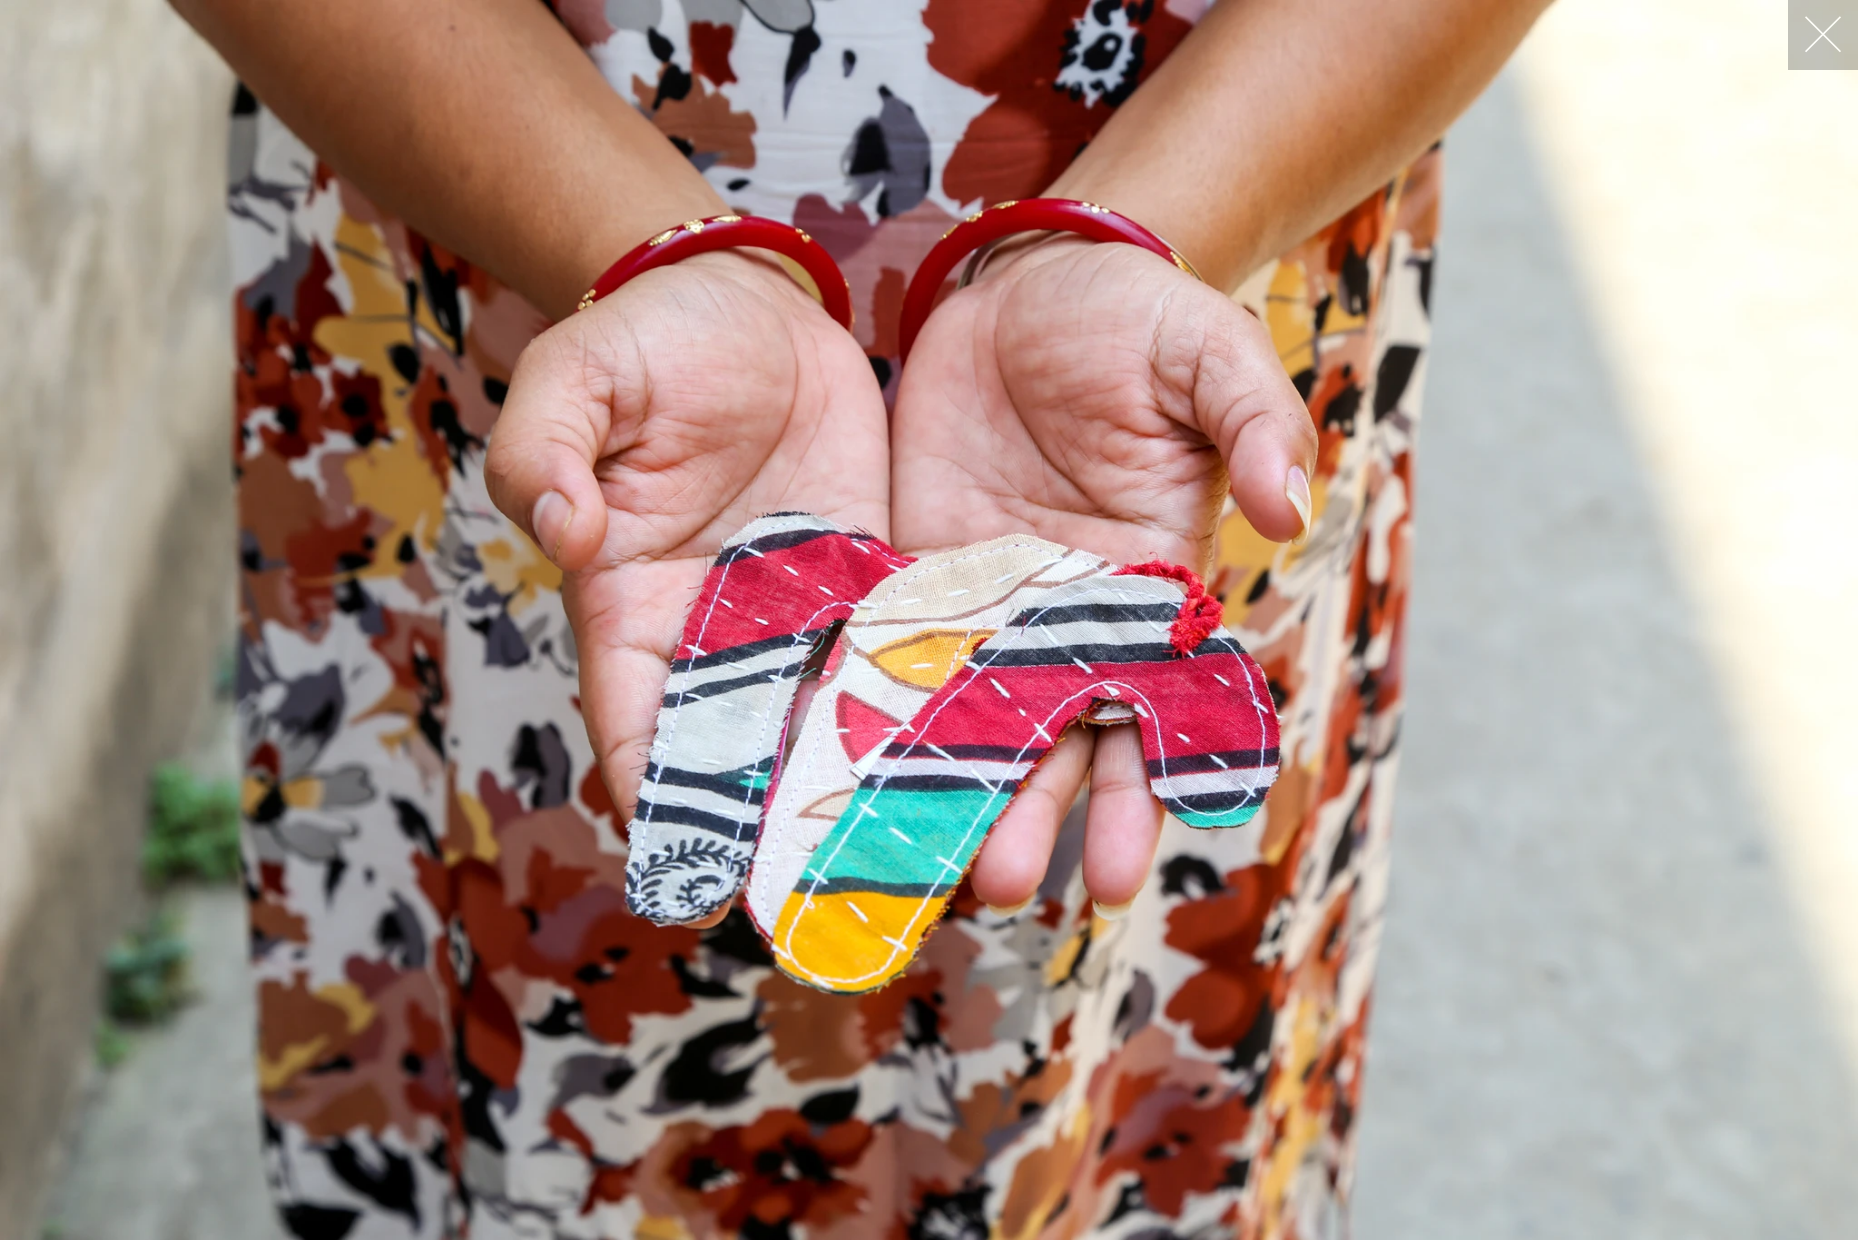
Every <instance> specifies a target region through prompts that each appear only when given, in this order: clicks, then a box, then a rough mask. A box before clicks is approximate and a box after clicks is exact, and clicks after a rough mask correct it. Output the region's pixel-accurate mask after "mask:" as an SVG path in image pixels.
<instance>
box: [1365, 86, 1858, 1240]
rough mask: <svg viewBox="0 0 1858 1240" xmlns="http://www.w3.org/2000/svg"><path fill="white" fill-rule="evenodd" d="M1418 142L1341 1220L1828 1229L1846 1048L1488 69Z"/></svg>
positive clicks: (1397, 1232)
mask: <svg viewBox="0 0 1858 1240" xmlns="http://www.w3.org/2000/svg"><path fill="white" fill-rule="evenodd" d="M1446 150H1447V155H1446V168H1447V171H1446V179H1447V185H1448V189H1447V195H1446V207H1445V225H1444V232H1443V239H1444V240H1443V247H1442V254H1441V257H1440V260H1439V264H1438V269H1437V276H1436V280H1437V283H1436V285H1435V293H1434V300H1433V305H1434V307H1435V311H1436V321H1435V324H1434V327H1435V333H1436V334H1435V338H1434V339H1435V345H1436V351H1435V353H1434V358H1435V359H1436V360H1435V362H1434V364H1433V369H1432V371H1431V372H1430V377H1429V382H1430V384H1431V388H1430V391H1429V392H1428V393H1427V398H1426V413H1425V423H1424V428H1423V430H1422V431H1421V441H1420V442H1421V450H1420V454H1419V460H1420V466H1419V469H1420V476H1419V479H1418V484H1417V487H1416V494H1417V497H1418V499H1417V521H1418V528H1419V533H1418V541H1417V548H1418V550H1417V552H1416V567H1415V576H1416V579H1415V583H1414V589H1413V596H1412V597H1413V613H1412V645H1411V648H1410V654H1409V658H1410V659H1411V663H1410V666H1409V672H1408V676H1407V684H1408V685H1409V686H1410V699H1409V714H1408V716H1407V721H1406V732H1405V740H1406V756H1405V760H1404V763H1403V766H1402V770H1401V776H1400V780H1401V783H1400V791H1399V794H1398V809H1397V813H1396V827H1395V832H1396V844H1395V848H1394V866H1395V871H1394V883H1393V894H1392V911H1391V914H1390V917H1389V920H1388V926H1387V933H1386V939H1385V943H1384V947H1383V952H1384V954H1383V957H1382V969H1381V977H1380V982H1379V990H1378V994H1377V997H1376V1002H1375V1014H1374V1017H1373V1024H1372V1027H1371V1031H1370V1041H1369V1045H1370V1057H1369V1065H1368V1074H1367V1082H1366V1085H1365V1087H1364V1092H1365V1098H1364V1107H1363V1119H1362V1128H1361V1134H1360V1137H1361V1145H1360V1152H1359V1166H1358V1179H1357V1188H1358V1192H1357V1197H1356V1211H1355V1219H1356V1235H1357V1236H1358V1237H1359V1240H1407V1238H1409V1237H1410V1238H1412V1240H1421V1238H1424V1240H1452V1238H1454V1237H1466V1238H1467V1240H1470V1238H1476V1240H1509V1238H1511V1237H1514V1238H1516V1240H1522V1238H1525V1237H1564V1236H1565V1237H1635V1238H1638V1237H1643V1238H1645V1240H1652V1238H1660V1240H1662V1238H1664V1237H1671V1238H1672V1240H1676V1238H1678V1237H1686V1238H1704V1237H1709V1238H1714V1237H1723V1238H1724V1240H1727V1238H1729V1237H1735V1238H1737V1240H1749V1238H1754V1237H1776V1238H1780V1237H1826V1238H1828V1240H1830V1238H1834V1237H1850V1236H1855V1235H1858V1200H1855V1199H1854V1197H1855V1195H1854V1188H1858V1170H1855V1169H1858V1112H1855V1111H1854V1107H1853V1101H1854V1098H1853V1085H1852V1080H1851V1078H1850V1076H1849V1073H1848V1066H1847V1065H1846V1064H1845V1063H1844V1062H1843V1061H1842V1059H1841V1055H1840V1049H1839V1042H1838V1039H1837V1035H1836V1030H1835V1028H1834V1026H1833V1024H1832V1023H1831V1020H1830V1018H1829V1014H1828V1012H1827V1010H1826V1007H1825V1004H1824V1001H1823V999H1822V996H1821V992H1820V982H1819V979H1818V978H1817V977H1816V976H1815V974H1814V971H1813V966H1812V964H1811V959H1810V953H1808V952H1807V951H1806V950H1805V949H1804V946H1803V943H1802V940H1801V935H1800V928H1799V926H1798V924H1797V920H1796V912H1795V909H1794V908H1793V906H1792V905H1791V904H1790V901H1789V891H1788V888H1787V886H1786V883H1785V881H1784V878H1783V876H1782V874H1781V873H1780V872H1779V871H1778V868H1777V866H1776V864H1775V859H1774V857H1773V855H1772V848H1771V845H1770V833H1769V824H1768V823H1767V822H1766V821H1765V820H1764V814H1763V810H1762V809H1761V808H1760V803H1759V800H1758V798H1757V795H1756V793H1755V790H1754V787H1753V781H1752V780H1751V778H1750V775H1749V773H1748V772H1746V771H1744V770H1743V769H1742V768H1741V767H1740V765H1739V758H1738V755H1737V753H1736V752H1735V749H1734V748H1733V734H1732V732H1731V729H1730V727H1729V723H1730V720H1729V718H1728V712H1727V710H1726V709H1725V706H1724V702H1723V694H1722V691H1721V686H1719V684H1718V683H1717V681H1716V679H1715V673H1714V671H1713V669H1712V667H1711V665H1710V664H1709V662H1708V661H1707V660H1706V658H1705V656H1704V654H1703V652H1702V649H1701V647H1700V643H1699V633H1698V629H1697V623H1696V617H1695V614H1694V609H1693V606H1692V604H1691V602H1690V600H1689V599H1687V598H1686V596H1685V594H1684V592H1683V590H1682V588H1681V587H1680V585H1679V581H1678V578H1677V575H1676V574H1675V572H1674V569H1673V565H1672V562H1671V556H1670V555H1669V554H1668V552H1667V549H1666V547H1665V546H1664V545H1663V543H1662V541H1661V533H1660V530H1661V521H1660V517H1659V513H1658V511H1657V510H1656V507H1655V505H1654V500H1653V496H1652V492H1651V487H1650V484H1649V483H1648V479H1647V470H1646V467H1645V465H1644V463H1643V462H1642V461H1641V460H1640V458H1639V454H1638V451H1637V449H1636V448H1635V445H1634V440H1633V437H1632V436H1631V435H1630V434H1629V433H1628V429H1627V426H1626V424H1625V422H1624V418H1623V412H1622V402H1621V399H1620V397H1619V396H1618V394H1617V391H1616V383H1615V378H1614V376H1613V375H1611V374H1609V373H1608V370H1607V367H1606V365H1605V364H1604V362H1603V361H1602V357H1603V351H1602V348H1601V346H1600V342H1599V341H1598V340H1596V338H1595V334H1594V328H1593V326H1592V322H1591V317H1590V313H1589V310H1588V308H1587V307H1586V306H1585V305H1584V304H1583V300H1582V291H1581V288H1580V285H1579V283H1578V282H1577V277H1576V270H1577V268H1576V265H1575V263H1574V261H1573V258H1572V256H1571V255H1570V253H1569V250H1568V246H1567V242H1566V239H1565V238H1564V237H1563V236H1562V234H1561V232H1560V230H1559V228H1558V226H1557V221H1556V219H1555V218H1554V216H1553V214H1552V211H1551V205H1550V204H1551V203H1552V202H1553V200H1554V196H1553V194H1552V193H1551V188H1550V187H1549V186H1548V185H1547V184H1545V183H1544V180H1543V177H1542V175H1541V173H1540V171H1539V167H1538V164H1537V162H1536V160H1535V157H1534V152H1533V151H1532V148H1531V139H1530V134H1529V128H1528V126H1526V125H1525V123H1524V117H1523V114H1522V111H1521V109H1520V107H1519V104H1518V96H1517V92H1516V90H1515V89H1514V84H1513V82H1512V81H1511V80H1510V79H1507V78H1506V79H1505V80H1502V81H1500V82H1499V83H1498V84H1497V86H1496V87H1495V88H1494V89H1493V90H1492V91H1491V92H1490V93H1489V94H1488V95H1487V96H1486V97H1485V98H1484V99H1483V100H1482V101H1481V102H1480V103H1479V104H1478V105H1477V106H1476V107H1475V108H1474V109H1473V110H1472V111H1471V112H1470V113H1468V114H1467V115H1466V116H1465V117H1464V118H1463V119H1462V120H1461V121H1460V123H1459V124H1458V126H1457V127H1456V128H1455V129H1454V130H1453V132H1452V135H1451V137H1450V139H1449V140H1448V141H1447V144H1446ZM1700 257H1701V256H1700Z"/></svg>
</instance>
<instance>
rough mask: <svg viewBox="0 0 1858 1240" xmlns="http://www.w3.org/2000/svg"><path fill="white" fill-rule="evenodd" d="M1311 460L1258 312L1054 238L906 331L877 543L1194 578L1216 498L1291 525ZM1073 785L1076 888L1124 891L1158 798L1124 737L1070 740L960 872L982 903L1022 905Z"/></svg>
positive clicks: (1153, 839)
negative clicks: (1079, 826)
mask: <svg viewBox="0 0 1858 1240" xmlns="http://www.w3.org/2000/svg"><path fill="white" fill-rule="evenodd" d="M1315 452H1316V435H1315V431H1314V429H1313V428H1312V426H1311V423H1310V419H1309V414H1308V412H1307V411H1306V410H1305V408H1304V406H1303V402H1302V401H1301V400H1300V399H1299V398H1298V396H1297V392H1296V389H1295V388H1293V387H1292V386H1291V384H1290V380H1289V378H1288V377H1287V376H1286V375H1285V373H1284V369H1283V367H1282V365H1280V364H1279V362H1278V358H1277V354H1276V352H1275V350H1274V349H1273V348H1272V346H1271V340H1270V337H1269V335H1268V334H1267V333H1266V332H1265V330H1264V327H1263V326H1262V325H1261V324H1260V323H1259V322H1258V321H1257V319H1255V318H1254V317H1253V316H1251V315H1250V314H1248V313H1246V312H1245V311H1244V310H1242V309H1241V308H1240V307H1239V306H1238V305H1237V304H1235V303H1234V302H1233V301H1232V300H1231V299H1230V298H1229V297H1226V296H1224V295H1222V294H1221V293H1219V292H1217V291H1215V290H1214V289H1211V288H1208V287H1207V286H1206V285H1203V284H1201V283H1200V282H1199V281H1197V280H1194V279H1193V278H1192V277H1190V276H1188V275H1186V274H1184V273H1183V272H1181V271H1180V270H1179V269H1178V268H1176V267H1175V266H1174V265H1173V264H1171V263H1168V262H1166V261H1165V260H1163V259H1161V258H1158V257H1156V256H1155V255H1153V254H1149V253H1147V252H1145V251H1143V250H1141V249H1139V248H1137V247H1134V246H1129V245H1116V244H1105V245H1097V244H1091V243H1088V242H1084V241H1082V240H1080V239H1077V238H1073V237H1067V236H1058V237H1052V238H1050V239H1047V240H1045V241H1041V242H1038V243H1036V244H1032V245H1028V246H1026V247H1024V248H1022V249H1019V250H1017V251H1016V252H1014V253H1013V254H1012V255H1011V256H1009V257H1000V256H997V257H996V258H995V260H994V262H993V263H992V264H990V265H989V267H988V268H987V270H986V271H985V272H984V274H983V276H982V278H981V279H980V280H979V281H977V282H976V283H975V284H973V285H972V286H970V287H969V288H966V289H963V290H961V291H960V292H957V293H955V294H953V295H951V296H949V297H948V298H947V299H946V300H945V301H944V302H943V303H942V304H941V305H940V306H938V307H937V308H936V310H935V312H934V313H933V314H931V315H930V317H929V320H928V322H927V323H926V324H925V325H924V327H923V330H922V332H921V334H920V335H919V336H918V338H917V340H916V344H915V348H914V350H913V351H912V352H911V354H910V358H909V362H908V364H907V365H906V366H905V368H904V371H903V378H902V382H901V386H900V388H899V391H898V396H897V406H896V413H895V416H894V417H893V419H892V426H891V461H892V466H891V487H892V515H891V525H892V531H893V533H894V534H895V536H896V537H895V542H896V545H897V547H898V548H899V549H900V550H904V551H908V552H910V553H912V554H922V553H924V552H927V551H934V550H939V549H942V548H946V547H951V546H958V545H960V544H963V543H967V542H974V541H978V540H981V539H986V538H993V537H996V536H998V535H1001V534H1006V533H1012V532H1016V531H1023V530H1030V531H1032V532H1033V533H1035V534H1037V535H1039V536H1040V537H1043V538H1048V539H1050V540H1051V541H1053V542H1056V543H1061V544H1063V545H1065V546H1070V547H1079V548H1082V549H1084V550H1088V551H1093V552H1095V553H1097V554H1098V555H1101V556H1103V557H1105V558H1106V559H1109V560H1111V561H1114V562H1117V563H1131V562H1138V561H1142V560H1149V559H1155V558H1160V559H1165V560H1168V561H1170V562H1173V563H1179V564H1187V565H1190V566H1192V567H1194V568H1195V569H1200V570H1203V569H1205V568H1206V567H1207V566H1208V564H1209V563H1210V560H1211V558H1212V549H1213V532H1214V527H1215V523H1216V522H1217V520H1218V517H1219V512H1220V508H1221V505H1222V504H1223V502H1224V499H1225V495H1226V493H1227V491H1228V489H1230V491H1231V493H1232V495H1233V496H1234V497H1235V498H1236V499H1237V500H1238V504H1239V508H1240V510H1241V511H1242V512H1243V513H1244V514H1245V516H1246V518H1247V519H1248V520H1250V521H1251V523H1252V525H1253V526H1254V527H1255V528H1256V529H1257V530H1258V531H1259V532H1260V533H1261V534H1263V535H1264V536H1265V537H1267V538H1271V539H1276V540H1279V541H1282V540H1286V539H1290V538H1293V537H1296V536H1298V535H1299V534H1300V533H1302V532H1303V530H1304V528H1305V524H1306V521H1307V513H1308V507H1309V498H1308V497H1309V488H1308V476H1309V471H1310V470H1311V468H1312V467H1313V463H1314V458H1315ZM1093 751H1094V763H1093ZM1087 773H1088V774H1089V775H1090V780H1091V801H1090V809H1089V815H1088V819H1087V823H1086V828H1085V843H1084V861H1083V866H1084V882H1085V886H1086V887H1087V888H1088V889H1089V891H1090V894H1091V898H1092V899H1093V900H1095V901H1096V902H1097V904H1098V905H1099V906H1100V907H1102V908H1108V909H1111V910H1112V911H1114V910H1115V909H1116V908H1118V907H1120V906H1123V905H1126V904H1127V903H1128V902H1129V901H1130V900H1132V899H1134V898H1135V895H1136V893H1137V892H1138V891H1139V890H1140V888H1141V885H1142V881H1143V879H1144V878H1145V876H1146V875H1147V873H1148V868H1149V865H1150V863H1151V861H1152V859H1153V856H1154V851H1155V847H1156V843H1157V840H1158V837H1159V833H1160V827H1161V806H1160V804H1159V803H1158V802H1156V801H1155V800H1154V798H1153V797H1152V796H1151V795H1150V793H1149V791H1148V779H1147V775H1146V770H1145V766H1144V763H1143V760H1142V752H1141V742H1140V740H1139V738H1138V737H1137V735H1136V733H1135V730H1134V728H1132V727H1130V726H1127V725H1125V726H1120V727H1114V728H1107V729H1101V730H1092V729H1086V728H1074V729H1072V731H1071V732H1070V733H1068V734H1067V735H1066V736H1065V737H1064V738H1063V739H1062V740H1061V741H1060V742H1059V744H1058V745H1057V747H1056V748H1054V749H1053V751H1052V752H1051V754H1050V755H1049V756H1048V757H1047V758H1046V759H1045V761H1044V762H1043V763H1041V764H1040V766H1039V767H1038V769H1037V770H1036V771H1035V772H1034V774H1033V776H1032V779H1031V780H1030V781H1029V782H1028V784H1027V786H1026V788H1025V789H1024V790H1023V791H1022V792H1021V793H1020V795H1019V796H1018V797H1016V798H1015V799H1014V801H1013V804H1012V805H1011V806H1010V807H1009V808H1008V810H1007V812H1006V814H1005V815H1004V816H1003V817H1002V819H1001V820H1000V822H999V823H998V824H997V825H996V826H995V827H994V829H993V831H992V833H991V834H990V835H989V837H988V840H987V843H986V844H985V846H984V847H983V848H982V850H981V854H980V857H979V858H978V860H977V861H976V862H975V866H974V873H973V882H974V888H975V892H976V894H978V895H979V896H980V897H981V899H982V900H984V901H986V902H987V903H988V904H990V905H992V906H994V907H996V908H1009V907H1013V906H1016V905H1019V904H1022V903H1024V902H1025V901H1026V900H1028V899H1030V898H1031V897H1032V895H1033V894H1034V893H1035V892H1036V890H1037V888H1038V885H1039V882H1040V879H1041V878H1042V877H1043V875H1044V873H1045V867H1046V863H1047V861H1048V860H1049V858H1050V854H1051V849H1052V844H1053V842H1054V840H1055V839H1056V836H1057V831H1058V826H1059V824H1060V822H1061V821H1062V820H1063V818H1064V815H1065V813H1066V812H1067V811H1068V810H1069V809H1070V806H1071V803H1072V801H1073V800H1075V799H1076V795H1077V792H1078V790H1079V789H1080V788H1081V787H1082V786H1083V782H1084V778H1085V775H1086V774H1087Z"/></svg>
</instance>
